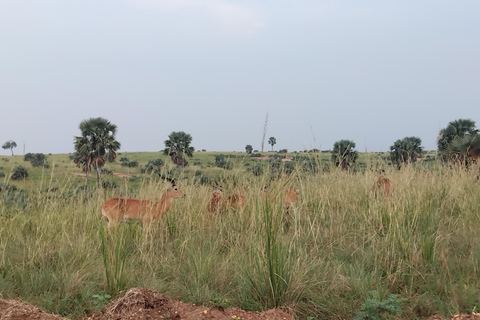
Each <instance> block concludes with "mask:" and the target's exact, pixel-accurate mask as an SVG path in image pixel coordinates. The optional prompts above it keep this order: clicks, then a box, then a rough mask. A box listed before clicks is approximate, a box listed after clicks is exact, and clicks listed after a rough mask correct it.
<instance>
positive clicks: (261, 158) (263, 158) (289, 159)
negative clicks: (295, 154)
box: [254, 156, 292, 162]
mask: <svg viewBox="0 0 480 320" xmlns="http://www.w3.org/2000/svg"><path fill="white" fill-rule="evenodd" d="M254 159H257V160H269V159H271V158H270V157H269V156H264V157H255V158H254ZM282 161H283V162H285V161H292V158H282Z"/></svg>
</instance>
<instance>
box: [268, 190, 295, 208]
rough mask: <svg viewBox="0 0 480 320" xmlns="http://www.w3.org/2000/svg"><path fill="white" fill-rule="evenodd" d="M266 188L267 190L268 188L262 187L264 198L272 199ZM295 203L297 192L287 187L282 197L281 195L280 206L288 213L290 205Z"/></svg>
mask: <svg viewBox="0 0 480 320" xmlns="http://www.w3.org/2000/svg"><path fill="white" fill-rule="evenodd" d="M268 188H269V187H268V186H264V187H263V194H264V195H265V196H266V197H269V198H272V197H273V196H272V194H271V192H270V191H268ZM295 201H297V192H296V191H295V189H293V188H292V187H288V189H285V190H284V191H283V195H282V205H283V209H284V210H285V212H288V211H289V210H290V208H291V207H292V204H293V203H294V202H295Z"/></svg>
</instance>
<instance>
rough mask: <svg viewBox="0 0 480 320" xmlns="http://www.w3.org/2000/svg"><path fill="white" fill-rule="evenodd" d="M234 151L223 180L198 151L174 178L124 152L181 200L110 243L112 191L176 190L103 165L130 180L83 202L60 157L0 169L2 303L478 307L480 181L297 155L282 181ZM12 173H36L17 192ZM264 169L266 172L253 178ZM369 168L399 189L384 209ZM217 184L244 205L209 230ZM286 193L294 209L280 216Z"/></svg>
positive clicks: (374, 159) (314, 311)
mask: <svg viewBox="0 0 480 320" xmlns="http://www.w3.org/2000/svg"><path fill="white" fill-rule="evenodd" d="M225 154H227V153H225ZM228 154H232V155H234V156H235V157H232V158H226V160H228V161H231V162H232V165H231V169H230V170H226V169H222V168H218V167H215V165H214V162H215V155H216V154H215V153H210V152H196V153H194V157H193V159H189V162H190V164H189V165H188V166H187V167H185V168H184V171H183V173H182V175H181V176H178V172H177V170H176V167H175V166H173V165H172V164H171V162H169V160H168V159H166V158H165V157H164V156H163V155H161V154H160V153H153V152H152V153H123V154H121V155H119V157H128V159H129V160H130V161H138V163H139V165H140V166H143V165H145V164H146V163H147V162H148V161H149V160H153V159H156V158H162V159H164V160H165V165H164V166H163V167H162V169H161V170H162V174H165V175H167V176H171V177H172V178H175V180H176V182H177V185H178V186H179V187H180V189H181V190H183V191H184V192H185V193H186V197H185V198H180V199H174V202H173V205H172V207H171V208H170V210H169V211H168V212H167V214H166V215H165V216H163V217H162V219H160V220H159V221H158V222H157V223H156V224H154V225H152V226H151V228H150V229H148V230H147V231H146V232H145V233H144V232H143V229H142V227H141V226H140V225H139V224H137V223H124V224H120V225H119V226H117V227H115V228H113V229H112V230H110V231H108V230H107V228H106V225H107V222H106V221H105V220H104V219H103V217H102V216H101V214H100V211H99V208H100V205H101V204H102V203H103V202H104V201H105V200H107V199H108V198H110V197H112V196H113V195H120V196H128V197H136V198H143V199H158V198H159V197H160V194H161V192H163V191H164V190H165V189H166V188H167V187H168V186H169V185H168V182H166V181H163V180H161V179H160V178H159V175H158V174H146V173H144V174H142V173H141V171H140V168H139V167H137V168H128V167H123V166H121V165H120V164H119V162H118V161H117V162H116V163H107V165H106V168H107V169H108V170H111V171H112V172H113V173H125V174H129V176H127V177H123V178H121V177H117V176H115V175H113V174H110V175H109V174H104V175H103V176H102V179H104V180H105V179H107V180H110V181H112V183H111V186H114V187H116V188H104V189H101V190H100V191H99V190H97V189H96V177H95V174H93V173H92V175H91V176H92V177H91V179H90V180H91V181H90V184H91V186H90V191H86V190H85V188H83V185H84V184H85V179H84V178H83V177H81V176H79V175H78V174H81V170H80V169H79V168H76V167H75V165H74V164H73V163H72V162H71V161H70V160H69V158H68V155H66V154H64V155H49V156H48V161H49V163H50V167H49V168H48V169H47V168H32V167H31V165H30V164H29V163H28V162H24V161H23V156H5V157H3V158H4V159H8V162H7V161H6V160H4V159H3V160H0V167H1V168H0V172H4V173H5V177H4V178H2V179H4V181H3V182H4V185H3V186H2V191H1V194H0V195H1V197H0V199H1V200H0V201H1V202H0V292H1V295H2V296H3V297H4V298H9V299H10V298H15V299H22V300H24V301H27V302H29V303H32V304H34V305H36V306H38V307H41V308H43V309H44V310H46V311H48V312H52V313H56V314H59V315H62V316H66V317H69V318H71V319H79V318H82V317H85V316H88V315H90V314H91V313H93V312H94V311H95V308H96V306H95V305H94V301H95V300H94V299H93V298H92V296H93V295H95V294H97V295H104V294H110V295H112V296H113V297H115V296H116V295H118V294H119V293H120V291H121V290H124V289H127V288H131V287H137V286H138V287H145V288H149V289H153V290H157V291H159V292H162V293H164V294H166V295H168V296H170V297H172V298H176V299H180V300H182V301H186V302H194V303H195V304H201V303H208V304H216V305H221V306H223V307H228V306H237V307H241V308H243V309H246V310H262V309H268V308H272V307H275V306H282V307H284V308H285V309H287V310H289V311H292V312H295V315H296V317H297V318H299V319H352V318H353V317H354V315H355V314H356V313H357V312H358V311H359V310H360V306H361V304H362V303H364V302H365V301H366V299H368V298H375V299H376V300H378V301H381V300H384V299H386V298H387V297H388V296H389V295H390V294H396V295H398V297H400V298H404V299H407V301H405V302H404V303H403V304H402V310H403V314H402V315H401V316H398V318H402V319H419V318H420V319H421V318H428V317H429V316H432V315H434V314H436V313H442V314H444V315H452V314H455V313H459V312H463V313H468V312H472V311H478V307H479V304H480V299H479V297H480V271H479V267H480V236H479V232H478V230H480V217H479V213H480V211H479V210H480V197H479V194H480V183H478V182H476V176H475V174H473V173H472V172H474V171H472V169H468V170H467V169H462V168H449V167H446V166H443V165H441V164H439V163H436V162H434V161H432V162H428V163H417V164H415V165H409V166H407V167H404V168H402V169H401V170H397V169H396V168H394V167H393V166H388V165H387V163H386V162H384V161H383V160H382V159H381V158H380V157H379V155H378V154H376V155H374V154H361V157H360V161H359V162H361V163H363V165H361V166H360V165H359V167H360V169H359V170H357V171H358V172H356V173H347V172H345V171H342V170H338V169H336V168H332V167H331V166H330V169H329V170H327V168H328V166H327V163H328V160H327V159H328V156H329V155H328V154H319V156H318V157H317V156H312V155H311V154H303V153H302V155H304V156H306V158H297V161H294V162H292V163H293V171H292V172H290V173H285V172H283V173H282V168H284V166H285V163H282V162H277V163H276V164H275V165H274V168H276V169H275V170H273V171H272V170H271V169H270V163H269V161H266V160H255V159H253V158H251V157H248V156H246V154H245V153H243V154H242V153H228ZM263 155H273V153H271V152H269V153H263ZM289 156H294V155H293V154H289ZM297 156H298V155H297ZM19 164H20V165H23V166H25V167H26V168H27V169H28V171H29V176H28V178H27V179H26V180H24V181H12V180H10V179H9V173H10V172H11V170H12V168H13V167H14V166H16V165H19ZM257 166H258V167H260V168H261V169H262V170H263V173H262V174H259V175H254V174H253V173H254V172H257V173H259V172H258V171H255V170H253V169H252V168H254V167H257ZM291 168H292V167H290V169H291ZM371 168H383V169H385V171H386V175H387V176H388V177H389V178H390V179H391V181H393V182H394V183H395V184H396V188H395V190H394V192H393V193H392V195H391V198H390V201H385V200H384V199H383V197H381V196H379V197H375V196H374V192H373V190H372V188H373V186H374V184H375V181H376V179H377V174H376V172H375V171H374V170H370V169H371ZM288 171H290V170H288ZM205 177H206V178H205ZM213 181H219V183H221V184H222V186H223V191H224V192H225V193H227V194H228V193H230V192H240V193H243V194H244V195H245V196H246V198H247V203H246V205H245V208H244V209H242V210H239V211H233V210H231V211H228V212H225V213H223V214H221V215H217V216H215V217H213V218H212V216H211V214H210V213H209V212H207V209H206V206H207V203H208V201H209V199H210V197H211V194H212V191H213V188H212V186H211V183H212V182H213ZM5 184H8V185H15V186H16V187H17V189H16V190H14V189H8V188H5ZM265 185H269V193H268V195H265V194H264V193H263V192H262V190H263V187H264V186H265ZM288 186H292V187H294V188H295V189H296V190H297V192H298V198H297V202H296V203H295V204H294V205H293V208H292V209H291V210H290V211H289V212H288V213H287V212H284V211H283V210H282V204H281V197H282V194H283V190H284V188H285V187H288ZM22 190H23V191H22ZM372 290H375V291H376V293H369V292H370V291H372Z"/></svg>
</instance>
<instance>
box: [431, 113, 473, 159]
mask: <svg viewBox="0 0 480 320" xmlns="http://www.w3.org/2000/svg"><path fill="white" fill-rule="evenodd" d="M477 133H478V130H477V129H476V128H475V121H473V120H470V119H458V120H454V121H451V122H449V123H448V126H447V127H446V128H444V129H442V130H440V133H439V135H438V138H437V146H438V152H439V153H440V156H441V157H442V158H443V159H444V160H445V159H446V157H447V156H446V154H445V150H446V149H447V146H448V144H449V143H450V142H452V140H453V139H454V138H455V137H463V136H464V135H466V134H471V135H473V134H477Z"/></svg>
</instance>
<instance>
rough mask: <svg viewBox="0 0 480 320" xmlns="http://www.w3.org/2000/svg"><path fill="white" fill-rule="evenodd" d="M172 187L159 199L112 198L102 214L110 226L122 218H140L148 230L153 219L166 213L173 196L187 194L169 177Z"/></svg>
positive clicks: (104, 205) (105, 205)
mask: <svg viewBox="0 0 480 320" xmlns="http://www.w3.org/2000/svg"><path fill="white" fill-rule="evenodd" d="M167 180H169V181H170V182H171V183H172V187H171V188H168V189H167V191H166V192H164V193H163V194H162V197H161V198H160V200H159V201H152V200H143V199H130V198H112V199H110V200H108V201H107V202H105V203H104V204H103V205H102V209H101V211H102V215H104V216H105V217H106V218H107V219H108V227H109V228H110V227H111V226H112V225H113V224H116V223H118V222H119V221H122V220H127V219H130V220H138V221H140V222H141V223H142V225H143V229H144V230H147V229H148V226H149V225H150V223H151V222H152V221H153V220H157V219H159V218H160V217H161V216H162V215H164V214H165V213H166V212H167V211H168V209H170V205H171V204H172V199H173V198H183V197H185V194H184V193H183V192H182V191H181V190H180V189H179V188H178V187H177V186H176V185H175V181H174V180H172V179H168V178H167Z"/></svg>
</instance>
